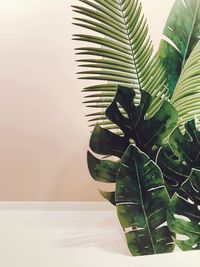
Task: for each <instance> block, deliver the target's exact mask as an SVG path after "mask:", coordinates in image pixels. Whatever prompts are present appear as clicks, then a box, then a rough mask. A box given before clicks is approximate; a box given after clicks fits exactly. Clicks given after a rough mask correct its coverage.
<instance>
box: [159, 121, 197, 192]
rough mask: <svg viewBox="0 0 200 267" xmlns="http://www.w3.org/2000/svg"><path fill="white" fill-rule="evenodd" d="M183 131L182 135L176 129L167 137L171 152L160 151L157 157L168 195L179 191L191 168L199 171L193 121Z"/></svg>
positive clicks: (195, 131) (195, 132)
mask: <svg viewBox="0 0 200 267" xmlns="http://www.w3.org/2000/svg"><path fill="white" fill-rule="evenodd" d="M185 130H186V132H185V134H183V133H182V132H181V131H180V129H179V128H176V129H175V130H174V131H173V132H172V133H171V135H170V137H169V145H170V148H171V151H170V152H169V150H166V149H161V150H160V152H159V154H158V157H157V163H158V165H159V166H160V168H161V170H162V172H163V175H164V177H165V181H166V183H167V186H168V189H169V192H170V194H173V193H174V192H177V191H179V188H180V187H181V185H182V183H183V182H185V181H186V180H187V179H188V176H189V175H190V172H191V169H192V168H196V169H200V132H199V131H197V129H196V126H195V121H194V120H192V121H189V122H187V123H186V124H185ZM166 151H167V152H166Z"/></svg>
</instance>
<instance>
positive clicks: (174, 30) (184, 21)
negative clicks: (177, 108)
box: [158, 0, 200, 96]
mask: <svg viewBox="0 0 200 267" xmlns="http://www.w3.org/2000/svg"><path fill="white" fill-rule="evenodd" d="M163 35H164V37H165V38H164V39H163V40H162V41H161V43H160V47H159V50H158V55H159V57H160V59H161V63H162V65H163V68H164V69H165V71H166V72H165V73H166V79H167V83H168V88H169V92H170V95H171V96H172V95H173V92H174V89H175V87H176V84H177V81H178V79H179V76H180V74H181V71H182V69H183V67H184V65H185V63H186V61H187V59H188V58H189V56H190V54H191V52H192V50H193V48H194V47H195V45H196V44H197V43H198V41H199V40H200V0H192V1H191V0H183V1H182V0H176V1H175V3H174V5H173V7H172V10H171V12H170V14H169V17H168V19H167V22H166V25H165V28H164V30H163Z"/></svg>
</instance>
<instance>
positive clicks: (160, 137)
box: [88, 86, 177, 203]
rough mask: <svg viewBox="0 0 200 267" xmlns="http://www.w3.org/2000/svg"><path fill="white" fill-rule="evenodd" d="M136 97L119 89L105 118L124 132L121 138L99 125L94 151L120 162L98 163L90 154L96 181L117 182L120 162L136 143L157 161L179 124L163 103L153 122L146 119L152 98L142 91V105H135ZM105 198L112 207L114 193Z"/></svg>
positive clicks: (172, 111) (93, 146)
mask: <svg viewBox="0 0 200 267" xmlns="http://www.w3.org/2000/svg"><path fill="white" fill-rule="evenodd" d="M134 99H135V93H134V91H133V90H132V88H128V87H124V86H118V90H117V92H116V95H115V98H114V99H113V102H112V103H111V105H110V106H109V107H108V108H107V110H106V116H107V117H108V119H110V120H111V121H112V122H113V123H114V124H116V125H117V126H118V127H119V128H120V129H121V131H122V133H123V135H121V136H119V135H118V134H116V133H114V132H112V131H110V130H108V129H104V128H102V127H100V125H99V124H97V125H96V127H95V129H94V131H93V133H92V135H91V138H90V148H91V150H92V151H93V152H94V153H96V154H99V155H102V156H107V155H109V156H115V157H117V159H118V160H116V161H114V162H113V161H111V160H105V159H104V158H103V159H97V158H96V157H95V156H94V155H92V154H91V153H90V152H89V153H88V168H89V170H90V173H91V176H92V177H93V178H94V179H95V180H96V181H101V182H110V183H113V182H115V181H116V176H117V172H118V168H119V161H120V159H121V157H122V156H123V154H124V152H125V151H126V149H127V148H128V146H129V145H130V144H131V143H135V144H136V145H137V146H138V147H139V148H140V149H141V150H142V151H144V152H145V153H147V154H148V155H149V156H150V157H151V158H152V159H155V157H156V155H157V151H158V149H159V148H160V147H161V146H163V145H165V140H166V138H167V137H168V136H169V135H170V133H171V131H172V130H173V129H174V127H175V126H176V123H177V112H176V110H175V109H174V108H173V107H172V106H171V105H170V103H168V102H167V101H164V102H163V104H162V105H161V107H160V108H159V110H158V111H157V112H156V113H155V114H154V116H153V117H151V118H148V119H147V118H146V113H147V110H148V108H149V106H150V104H151V96H150V95H149V94H148V93H147V92H144V91H141V100H140V104H139V105H136V104H135V101H134ZM101 193H103V196H104V197H105V196H106V198H107V199H108V200H110V201H111V202H112V203H113V193H112V194H110V195H108V194H106V193H105V192H101Z"/></svg>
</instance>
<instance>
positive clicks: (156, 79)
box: [74, 0, 167, 129]
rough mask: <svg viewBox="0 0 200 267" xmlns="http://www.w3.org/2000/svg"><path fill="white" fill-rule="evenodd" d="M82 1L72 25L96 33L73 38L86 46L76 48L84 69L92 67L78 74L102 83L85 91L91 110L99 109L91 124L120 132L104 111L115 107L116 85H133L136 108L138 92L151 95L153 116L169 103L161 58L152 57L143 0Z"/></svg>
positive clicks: (77, 35) (76, 10)
mask: <svg viewBox="0 0 200 267" xmlns="http://www.w3.org/2000/svg"><path fill="white" fill-rule="evenodd" d="M79 1H80V4H81V3H82V4H83V5H80V6H74V11H75V12H76V13H78V14H79V16H78V17H76V18H75V23H74V24H75V25H78V26H80V27H82V28H86V29H87V30H88V29H89V30H91V31H92V33H91V34H90V33H89V34H75V35H74V39H75V40H78V41H83V42H86V43H87V46H85V47H80V48H77V49H76V50H77V54H78V55H79V56H83V57H82V58H81V59H80V60H78V62H80V63H81V64H80V66H81V67H84V68H88V70H84V71H82V72H79V74H81V79H89V80H91V79H92V80H98V81H99V80H100V81H103V83H101V84H99V85H95V86H90V87H87V88H85V90H84V92H86V93H89V95H87V96H86V97H87V98H88V100H87V101H86V102H85V103H86V104H87V106H88V107H92V108H97V112H95V113H92V114H89V116H90V117H92V118H91V120H90V121H91V122H92V123H94V122H95V123H96V122H99V123H100V124H101V125H103V126H104V127H105V128H107V129H110V128H115V127H116V125H115V126H114V125H113V124H112V123H111V122H110V121H109V120H107V118H106V117H105V114H104V110H105V108H107V107H108V106H109V105H110V103H111V102H112V99H113V97H114V95H115V92H116V85H117V84H123V85H129V86H131V87H132V88H133V89H134V90H135V92H136V102H137V103H139V94H138V93H139V91H140V90H145V91H147V92H148V93H149V94H151V95H152V96H153V99H154V101H153V103H152V106H151V109H150V110H149V113H150V115H151V114H153V113H154V112H155V110H157V108H158V107H159V106H160V104H161V103H162V99H164V98H166V96H167V89H166V87H165V85H164V83H165V76H164V71H163V69H162V66H161V65H160V62H159V59H158V58H157V57H152V52H153V46H152V42H151V40H150V36H149V34H148V26H147V22H146V19H145V18H144V15H143V13H142V7H141V3H140V1H138V0H113V1H104V0H94V1H89V0H79ZM93 33H95V35H94V34H93ZM88 44H89V45H88ZM105 81H107V82H109V84H105ZM161 96H162V97H161ZM102 109H103V110H102ZM92 125H94V124H92Z"/></svg>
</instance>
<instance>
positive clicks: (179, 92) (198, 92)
mask: <svg viewBox="0 0 200 267" xmlns="http://www.w3.org/2000/svg"><path fill="white" fill-rule="evenodd" d="M171 103H172V104H173V106H174V107H175V108H176V110H177V111H178V113H179V124H182V123H185V122H187V121H189V120H191V119H193V118H195V119H197V120H196V123H197V127H198V128H199V127H200V122H198V120H199V118H200V104H199V103H200V41H199V42H198V43H197V45H196V46H195V48H194V50H193V51H192V53H191V55H190V57H189V58H188V60H187V62H186V64H185V67H184V68H183V71H182V73H181V76H180V78H179V80H178V83H177V86H176V88H175V91H174V94H173V97H172V99H171Z"/></svg>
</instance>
